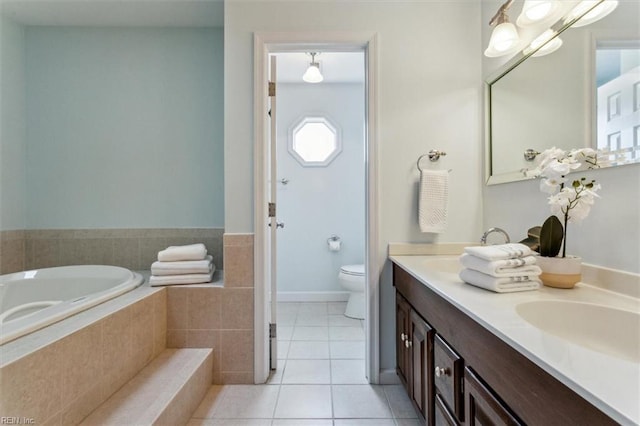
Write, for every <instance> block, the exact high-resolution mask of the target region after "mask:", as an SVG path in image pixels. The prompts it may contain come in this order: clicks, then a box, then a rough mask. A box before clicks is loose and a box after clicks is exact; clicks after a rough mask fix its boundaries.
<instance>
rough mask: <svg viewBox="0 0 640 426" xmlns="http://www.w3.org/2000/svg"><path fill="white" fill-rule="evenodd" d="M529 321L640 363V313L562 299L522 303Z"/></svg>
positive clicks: (519, 310)
mask: <svg viewBox="0 0 640 426" xmlns="http://www.w3.org/2000/svg"><path fill="white" fill-rule="evenodd" d="M516 312H517V313H518V315H520V317H522V318H523V319H524V320H525V321H527V322H528V323H530V324H531V325H533V326H534V327H537V328H539V329H540V330H542V331H545V332H547V333H549V334H553V335H554V336H557V337H560V338H562V339H566V340H568V341H570V342H572V343H574V344H577V345H580V346H583V347H585V348H588V349H591V350H594V351H598V352H601V353H604V354H607V355H611V356H614V357H617V358H622V359H625V360H628V361H632V362H636V363H640V339H639V337H638V336H640V313H639V312H632V311H625V310H622V309H615V308H611V307H608V306H603V305H595V304H590V303H581V302H568V301H562V300H539V301H533V302H526V303H521V304H519V305H517V306H516Z"/></svg>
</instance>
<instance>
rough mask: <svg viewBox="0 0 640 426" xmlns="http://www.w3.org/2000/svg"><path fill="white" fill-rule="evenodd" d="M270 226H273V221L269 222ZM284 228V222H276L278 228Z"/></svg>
mask: <svg viewBox="0 0 640 426" xmlns="http://www.w3.org/2000/svg"><path fill="white" fill-rule="evenodd" d="M269 227H271V223H269ZM278 228H284V222H276V229H278Z"/></svg>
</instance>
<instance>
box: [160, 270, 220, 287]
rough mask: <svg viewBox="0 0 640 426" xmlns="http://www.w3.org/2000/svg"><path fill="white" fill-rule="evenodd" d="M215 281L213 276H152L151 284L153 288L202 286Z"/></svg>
mask: <svg viewBox="0 0 640 426" xmlns="http://www.w3.org/2000/svg"><path fill="white" fill-rule="evenodd" d="M212 279H213V273H211V274H187V275H164V276H161V277H156V276H153V275H152V276H151V277H150V278H149V284H151V287H158V286H163V285H175V284H202V283H209V282H211V280H212Z"/></svg>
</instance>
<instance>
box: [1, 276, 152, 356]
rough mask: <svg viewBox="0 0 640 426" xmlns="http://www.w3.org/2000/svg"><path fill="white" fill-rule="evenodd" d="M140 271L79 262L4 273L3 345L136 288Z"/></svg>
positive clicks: (2, 294) (2, 292) (2, 301)
mask: <svg viewBox="0 0 640 426" xmlns="http://www.w3.org/2000/svg"><path fill="white" fill-rule="evenodd" d="M143 281H144V279H143V277H142V276H141V275H140V274H137V273H135V272H132V271H130V270H128V269H125V268H120V267H117V266H102V265H79V266H61V267H56V268H44V269H37V270H33V271H24V272H16V273H13V274H7V275H0V345H1V344H3V343H6V342H9V341H11V340H14V339H17V338H18V337H21V336H24V335H26V334H29V333H32V332H34V331H36V330H39V329H41V328H44V327H46V326H48V325H50V324H52V323H54V322H57V321H61V320H63V319H65V318H67V317H69V316H71V315H74V314H76V313H78V312H81V311H84V310H87V309H89V308H91V307H92V306H95V305H98V304H100V303H103V302H106V301H107V300H110V299H113V298H115V297H117V296H119V295H121V294H123V293H126V292H128V291H131V290H133V289H134V288H136V287H138V286H139V285H140V284H142V283H143Z"/></svg>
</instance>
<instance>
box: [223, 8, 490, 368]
mask: <svg viewBox="0 0 640 426" xmlns="http://www.w3.org/2000/svg"><path fill="white" fill-rule="evenodd" d="M479 14H480V4H479V2H477V1H474V0H469V1H456V2H451V1H425V2H324V1H305V2H298V1H255V2H252V1H241V2H239V1H231V2H228V3H226V4H225V170H226V173H225V227H226V230H227V232H251V231H253V211H254V208H253V194H254V193H253V174H252V172H251V171H252V170H253V126H252V123H253V92H252V91H253V63H252V58H253V43H252V40H253V33H254V32H255V31H371V32H375V33H377V34H378V36H379V62H380V63H379V68H378V70H377V72H378V75H379V85H378V87H377V88H376V90H377V94H378V105H379V119H380V122H379V129H378V130H379V147H378V148H379V156H380V162H379V165H378V167H379V181H380V194H379V196H380V206H379V213H380V218H381V219H380V220H381V223H380V230H379V231H380V246H379V247H378V253H379V256H380V258H381V259H384V258H386V253H387V244H388V243H389V242H393V241H409V242H433V241H469V240H478V239H479V237H480V235H481V233H482V229H481V225H482V217H481V212H482V198H481V193H482V179H481V176H482V174H481V170H482V145H481V143H482V142H481V136H480V132H481V116H480V112H481V99H482V86H481V78H480V76H481V67H480V51H481V45H480V43H481V41H480V40H479V37H478V34H480V31H481V30H480V28H479V27H480V19H479ZM451 23H455V25H451ZM430 149H440V150H444V151H446V152H447V154H448V155H447V156H446V157H444V158H443V159H442V160H440V162H439V163H438V164H434V165H427V167H440V168H451V169H453V171H452V173H451V188H450V203H451V204H450V205H451V209H450V211H449V229H448V230H447V232H445V233H444V234H441V235H440V236H435V235H431V234H421V233H420V231H419V228H418V223H417V187H416V183H417V180H418V170H417V168H416V160H417V159H418V157H419V156H420V155H422V154H425V153H426V152H428V151H429V150H430ZM427 163H428V161H427ZM390 271H391V268H390V265H389V263H388V262H387V263H385V267H384V271H383V272H382V275H381V289H380V297H381V306H380V311H381V318H380V327H381V338H382V342H381V347H380V350H381V367H382V368H383V369H391V368H394V367H395V350H394V347H395V344H394V324H395V314H394V309H395V305H394V288H393V286H392V284H391V272H390ZM256 285H262V283H260V282H257V283H256Z"/></svg>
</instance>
